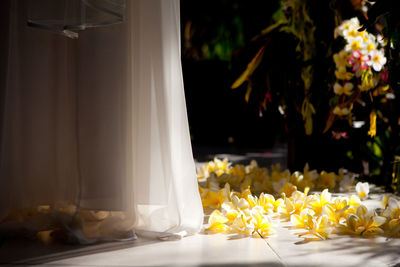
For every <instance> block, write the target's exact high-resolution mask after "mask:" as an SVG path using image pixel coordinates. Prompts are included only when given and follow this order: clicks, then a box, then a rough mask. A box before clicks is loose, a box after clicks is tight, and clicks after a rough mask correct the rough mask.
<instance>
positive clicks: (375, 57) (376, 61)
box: [368, 50, 387, 71]
mask: <svg viewBox="0 0 400 267" xmlns="http://www.w3.org/2000/svg"><path fill="white" fill-rule="evenodd" d="M370 57H371V59H370V61H369V62H368V65H370V66H372V68H373V69H374V70H375V71H381V70H382V67H383V66H384V65H385V64H386V61H387V60H386V57H385V54H384V52H383V50H373V51H371V53H370Z"/></svg>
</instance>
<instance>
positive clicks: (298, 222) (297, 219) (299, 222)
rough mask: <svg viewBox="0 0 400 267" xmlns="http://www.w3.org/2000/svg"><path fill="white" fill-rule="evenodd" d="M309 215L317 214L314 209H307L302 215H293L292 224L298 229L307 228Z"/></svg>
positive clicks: (291, 217)
mask: <svg viewBox="0 0 400 267" xmlns="http://www.w3.org/2000/svg"><path fill="white" fill-rule="evenodd" d="M308 215H311V216H314V215H315V212H314V211H313V210H312V209H308V208H305V209H303V210H302V211H301V212H300V214H292V215H291V216H290V222H291V223H292V224H293V226H295V227H297V228H306V227H307V221H308Z"/></svg>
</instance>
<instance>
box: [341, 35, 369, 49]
mask: <svg viewBox="0 0 400 267" xmlns="http://www.w3.org/2000/svg"><path fill="white" fill-rule="evenodd" d="M364 48H365V43H364V40H363V38H362V37H361V36H356V37H349V38H348V39H347V45H346V46H345V47H344V50H346V52H350V51H360V50H363V49H364Z"/></svg>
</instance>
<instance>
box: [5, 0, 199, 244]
mask: <svg viewBox="0 0 400 267" xmlns="http://www.w3.org/2000/svg"><path fill="white" fill-rule="evenodd" d="M44 8H45V7H44ZM26 17H27V13H26V2H25V1H23V0H16V1H11V2H10V19H9V34H8V36H7V38H6V41H8V60H7V66H6V71H7V73H6V86H5V90H3V95H4V97H3V99H4V101H3V102H4V103H3V104H2V105H1V108H2V110H1V112H0V115H1V116H2V117H1V119H0V122H2V125H1V133H0V137H1V143H0V160H1V161H0V234H1V233H2V232H3V233H5V232H7V231H9V230H10V227H11V228H12V227H14V228H13V229H17V230H18V229H19V228H21V227H25V228H27V224H29V223H30V224H29V227H31V228H32V231H35V230H37V231H39V230H45V229H48V228H51V227H52V226H53V224H57V223H59V222H60V221H62V222H63V223H65V219H63V218H66V217H67V218H69V219H71V218H76V215H77V214H78V215H80V216H79V217H80V221H81V227H82V228H83V233H85V235H86V237H87V236H90V237H99V236H101V235H103V234H104V233H106V232H107V233H110V231H111V232H112V231H113V230H115V229H117V230H118V228H120V229H123V230H124V231H126V230H127V229H131V228H133V229H134V230H135V231H136V232H139V233H140V232H143V233H156V235H158V236H168V235H169V234H176V233H188V234H192V233H195V232H197V231H198V230H199V229H200V227H201V224H202V221H203V212H202V206H201V201H200V197H199V194H198V187H197V181H196V176H195V166H194V161H193V157H192V151H191V144H190V136H189V129H188V120H187V115H186V106H185V97H184V90H183V80H182V71H181V63H180V21H179V2H178V0H133V1H127V10H126V21H125V22H124V23H122V24H118V25H112V26H108V27H103V28H96V29H90V30H86V31H83V32H81V33H80V34H79V39H76V40H72V39H68V38H66V37H64V36H61V35H55V34H51V33H49V32H46V31H41V30H38V29H34V28H30V27H27V26H26ZM38 206H40V207H42V208H41V209H38V208H33V209H31V208H32V207H38ZM27 208H29V209H28V210H29V211H30V213H29V212H26V210H27ZM43 210H44V211H43ZM71 210H72V212H71ZM41 211H42V212H41ZM98 211H123V213H122V214H123V215H121V214H120V213H116V212H113V213H110V212H109V213H106V214H107V215H104V214H105V213H104V212H102V213H99V212H98ZM88 212H89V215H90V214H91V216H92V217H93V216H94V217H96V218H95V219H93V220H90V218H89V219H88ZM38 213H39V214H40V216H39V215H37V214H38ZM111 215H112V216H111ZM114 215H117V216H114ZM68 216H69V217H68ZM38 217H40V218H41V219H40V220H37V218H38ZM89 217H90V216H89ZM99 217H101V218H99ZM115 217H117V218H118V219H115ZM60 218H61V219H60ZM102 218H107V219H106V220H102ZM31 219H32V220H31ZM35 219H36V220H35ZM31 221H33V222H34V223H31ZM88 221H90V223H86V222H88ZM15 222H18V223H19V224H15ZM68 222H71V221H68V220H67V223H66V224H67V225H68ZM94 222H96V223H94ZM15 225H18V226H17V227H16V226H15ZM21 225H22V226H21ZM89 226H90V227H89ZM29 227H28V228H29ZM110 229H111V230H110ZM120 229H119V230H120ZM104 235H105V234H104ZM171 236H173V237H174V236H175V237H176V236H177V235H171ZM178 236H179V235H178Z"/></svg>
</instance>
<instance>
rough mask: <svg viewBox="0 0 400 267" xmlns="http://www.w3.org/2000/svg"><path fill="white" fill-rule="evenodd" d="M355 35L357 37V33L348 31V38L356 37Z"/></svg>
mask: <svg viewBox="0 0 400 267" xmlns="http://www.w3.org/2000/svg"><path fill="white" fill-rule="evenodd" d="M357 35H358V32H357V31H355V30H351V31H349V36H350V37H357Z"/></svg>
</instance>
